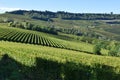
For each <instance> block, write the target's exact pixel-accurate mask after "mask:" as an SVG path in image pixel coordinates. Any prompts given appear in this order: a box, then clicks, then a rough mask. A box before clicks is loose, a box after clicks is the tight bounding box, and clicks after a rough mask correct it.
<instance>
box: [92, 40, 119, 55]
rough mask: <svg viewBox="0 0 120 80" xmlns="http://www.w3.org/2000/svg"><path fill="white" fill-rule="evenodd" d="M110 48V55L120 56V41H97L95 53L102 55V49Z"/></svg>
mask: <svg viewBox="0 0 120 80" xmlns="http://www.w3.org/2000/svg"><path fill="white" fill-rule="evenodd" d="M102 48H103V49H106V50H109V52H108V55H110V56H117V57H120V43H119V42H116V41H110V42H109V41H99V42H97V43H95V47H94V53H95V54H98V55H101V54H102V53H101V49H102Z"/></svg>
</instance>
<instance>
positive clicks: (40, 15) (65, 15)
mask: <svg viewBox="0 0 120 80" xmlns="http://www.w3.org/2000/svg"><path fill="white" fill-rule="evenodd" d="M7 13H11V14H19V15H28V16H30V17H32V18H33V19H41V20H48V19H50V18H62V19H66V20H114V19H120V14H113V13H112V12H111V13H110V14H106V13H103V14H102V13H70V12H64V11H58V12H51V11H35V10H31V11H27V10H16V11H12V12H7Z"/></svg>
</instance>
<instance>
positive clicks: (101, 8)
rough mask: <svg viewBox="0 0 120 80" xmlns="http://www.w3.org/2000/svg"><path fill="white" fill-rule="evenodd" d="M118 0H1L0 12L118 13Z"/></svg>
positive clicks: (119, 7)
mask: <svg viewBox="0 0 120 80" xmlns="http://www.w3.org/2000/svg"><path fill="white" fill-rule="evenodd" d="M119 3H120V1H119V0H111V1H105V0H101V1H98V0H91V1H88V0H74V1H64V0H61V1H56V0H51V1H49V0H44V1H36V0H34V2H33V1H29V0H26V1H23V0H21V1H17V0H13V1H11V0H1V1H0V13H5V12H6V11H14V10H20V9H21V10H37V11H46V10H47V11H52V12H57V11H65V12H71V13H111V12H113V13H114V14H120V12H119V9H120V6H119ZM13 4H14V5H13Z"/></svg>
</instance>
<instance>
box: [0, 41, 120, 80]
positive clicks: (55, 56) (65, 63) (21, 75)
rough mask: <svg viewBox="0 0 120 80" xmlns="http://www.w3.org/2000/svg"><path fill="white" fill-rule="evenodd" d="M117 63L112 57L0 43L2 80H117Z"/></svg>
mask: <svg viewBox="0 0 120 80" xmlns="http://www.w3.org/2000/svg"><path fill="white" fill-rule="evenodd" d="M119 63H120V59H119V58H115V57H104V56H97V55H91V54H86V53H82V52H76V51H70V50H65V49H59V48H52V47H45V46H44V47H43V46H38V45H30V44H21V43H13V42H5V41H0V79H3V80H5V79H10V80H11V79H12V80H14V79H15V80H16V79H17V80H56V79H59V80H73V79H74V80H80V79H81V80H88V79H89V80H108V79H109V80H119V79H120V65H119ZM101 73H102V74H101ZM71 75H72V76H71ZM110 76H111V77H110Z"/></svg>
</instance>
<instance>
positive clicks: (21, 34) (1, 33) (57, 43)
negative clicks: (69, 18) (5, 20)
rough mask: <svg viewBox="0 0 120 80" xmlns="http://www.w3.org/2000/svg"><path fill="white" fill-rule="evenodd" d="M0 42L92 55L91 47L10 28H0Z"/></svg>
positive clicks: (40, 33)
mask: <svg viewBox="0 0 120 80" xmlns="http://www.w3.org/2000/svg"><path fill="white" fill-rule="evenodd" d="M0 40H4V41H12V42H21V43H27V44H36V45H43V46H50V47H56V48H63V49H69V50H75V51H80V52H87V53H93V45H90V44H87V43H83V42H79V43H78V42H72V41H66V40H62V39H58V38H55V37H53V36H51V35H49V34H45V33H42V32H35V31H29V30H23V29H17V28H11V27H0Z"/></svg>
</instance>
